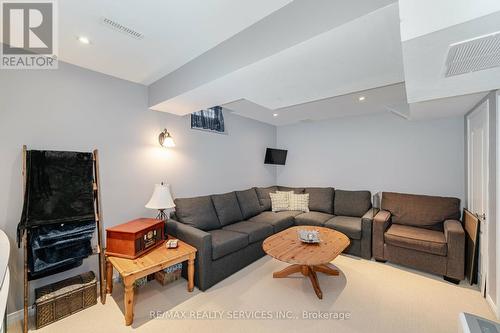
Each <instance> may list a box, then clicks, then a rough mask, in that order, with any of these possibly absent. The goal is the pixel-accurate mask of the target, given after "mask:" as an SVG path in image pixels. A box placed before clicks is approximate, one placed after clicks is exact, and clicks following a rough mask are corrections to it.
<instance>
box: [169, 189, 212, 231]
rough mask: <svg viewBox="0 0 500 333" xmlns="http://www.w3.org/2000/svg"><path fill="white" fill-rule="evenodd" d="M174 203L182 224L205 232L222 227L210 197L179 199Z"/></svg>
mask: <svg viewBox="0 0 500 333" xmlns="http://www.w3.org/2000/svg"><path fill="white" fill-rule="evenodd" d="M174 203H175V214H176V215H177V217H178V218H179V221H180V222H182V223H185V224H188V225H191V226H193V227H195V228H198V229H201V230H204V231H207V230H213V229H219V228H220V227H221V224H220V222H219V218H218V217H217V214H216V212H215V208H214V205H213V203H212V198H211V197H210V196H203V197H195V198H179V199H175V200H174Z"/></svg>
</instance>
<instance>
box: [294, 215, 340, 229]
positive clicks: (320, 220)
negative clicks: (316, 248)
mask: <svg viewBox="0 0 500 333" xmlns="http://www.w3.org/2000/svg"><path fill="white" fill-rule="evenodd" d="M332 217H333V215H332V214H326V213H321V212H309V213H303V214H300V215H297V216H295V224H296V225H315V226H323V224H324V223H325V222H326V221H328V220H329V219H331V218H332Z"/></svg>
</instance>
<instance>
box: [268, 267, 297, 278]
mask: <svg viewBox="0 0 500 333" xmlns="http://www.w3.org/2000/svg"><path fill="white" fill-rule="evenodd" d="M298 272H302V266H301V265H290V266H288V267H286V268H284V269H282V270H281V271H279V272H274V273H273V278H275V279H278V278H284V277H287V276H288V275H290V274H293V273H298Z"/></svg>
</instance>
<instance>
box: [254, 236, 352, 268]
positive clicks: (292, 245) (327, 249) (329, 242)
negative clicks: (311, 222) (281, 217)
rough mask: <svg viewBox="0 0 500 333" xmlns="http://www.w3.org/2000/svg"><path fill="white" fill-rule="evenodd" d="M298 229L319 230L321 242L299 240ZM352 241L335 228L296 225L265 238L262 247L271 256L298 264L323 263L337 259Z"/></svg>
mask: <svg viewBox="0 0 500 333" xmlns="http://www.w3.org/2000/svg"><path fill="white" fill-rule="evenodd" d="M298 230H317V231H318V232H319V239H320V240H321V242H320V243H319V244H307V243H303V242H301V241H300V240H299V236H298V233H297V231H298ZM350 243H351V241H350V240H349V237H347V236H346V235H344V234H343V233H341V232H338V231H335V230H333V229H329V228H324V227H315V226H295V227H291V228H288V229H286V230H283V231H281V232H279V233H277V234H275V235H273V236H270V237H268V238H266V240H264V243H263V244H262V248H263V249H264V251H265V252H266V253H267V254H268V255H270V256H271V257H273V258H275V259H278V260H280V261H283V262H287V263H290V264H298V265H308V266H312V265H321V264H326V263H329V262H330V261H332V260H333V259H335V258H336V257H337V256H338V255H339V254H340V253H342V251H344V250H345V249H346V248H347V247H348V246H349V244H350Z"/></svg>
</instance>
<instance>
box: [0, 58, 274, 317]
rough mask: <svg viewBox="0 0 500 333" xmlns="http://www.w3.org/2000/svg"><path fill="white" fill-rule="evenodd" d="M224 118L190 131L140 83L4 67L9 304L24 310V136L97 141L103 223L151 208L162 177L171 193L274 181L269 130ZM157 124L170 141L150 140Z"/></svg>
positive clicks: (1, 181) (81, 143) (41, 145)
mask: <svg viewBox="0 0 500 333" xmlns="http://www.w3.org/2000/svg"><path fill="white" fill-rule="evenodd" d="M225 117H226V125H227V128H228V135H219V134H212V133H207V132H202V131H196V130H191V129H190V122H189V118H188V117H177V116H173V115H169V114H165V113H160V112H154V111H150V110H148V109H147V90H146V87H144V86H141V85H137V84H133V83H130V82H126V81H122V80H119V79H115V78H112V77H109V76H106V75H103V74H99V73H95V72H92V71H88V70H85V69H82V68H79V67H75V66H72V65H67V64H64V63H60V68H59V70H56V71H43V70H41V71H2V72H1V73H0V152H1V163H0V228H1V229H3V230H5V231H6V233H7V235H8V236H9V238H10V241H11V242H12V251H11V253H12V254H11V258H10V268H11V276H12V277H13V278H12V281H11V288H12V289H11V292H10V297H9V304H8V312H9V313H10V312H13V311H15V310H18V309H20V308H22V279H21V277H22V252H21V251H20V250H19V249H17V246H16V244H15V241H16V226H17V223H18V222H19V218H20V215H21V205H22V195H21V189H22V177H21V146H22V145H23V144H26V145H27V146H28V148H31V149H53V150H81V151H90V150H92V149H93V148H98V149H99V151H100V158H101V177H102V185H101V187H102V193H103V202H102V206H103V213H104V223H105V227H108V226H111V225H115V224H118V223H122V222H125V221H127V220H130V219H133V218H136V217H140V216H154V215H155V212H153V211H149V210H147V209H145V208H144V204H145V203H146V202H147V200H148V199H149V197H150V195H151V193H152V190H153V184H154V183H158V182H160V181H162V180H167V181H168V182H169V183H170V184H171V185H172V189H173V193H174V196H194V195H203V194H209V193H216V192H224V191H230V190H235V189H245V188H248V187H250V186H259V185H271V184H274V183H275V170H274V168H273V167H270V166H265V165H264V164H263V159H264V152H265V148H266V147H270V146H271V147H272V146H274V145H275V140H276V128H275V127H274V126H271V125H266V124H263V123H259V122H257V121H253V120H250V119H246V118H242V117H239V116H236V115H231V114H229V113H227V114H225ZM164 127H167V128H168V130H169V131H170V132H171V134H172V136H173V137H174V140H175V141H176V144H177V147H176V148H174V149H170V150H165V149H163V148H161V147H159V145H158V143H157V138H158V134H159V133H160V131H161V130H162V129H163V128H164ZM94 259H95V257H94ZM92 262H96V260H92ZM87 263H88V261H87ZM84 266H85V267H83V268H81V269H80V270H82V271H83V270H84V269H89V268H91V269H94V270H95V272H97V269H96V266H95V265H90V266H87V264H85V265H84ZM75 272H76V271H70V273H67V274H66V273H64V274H62V275H61V274H59V275H57V276H54V277H51V278H48V279H43V280H40V282H38V281H37V283H34V284H33V285H34V286H36V285H40V284H45V283H47V282H49V281H53V280H56V279H60V278H62V277H63V276H67V275H71V274H75Z"/></svg>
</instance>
